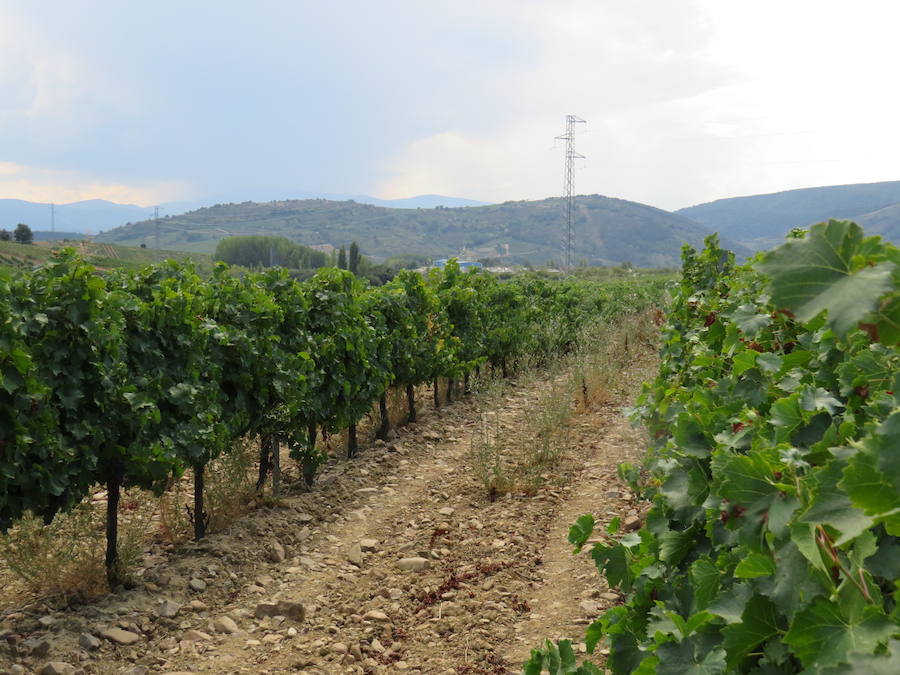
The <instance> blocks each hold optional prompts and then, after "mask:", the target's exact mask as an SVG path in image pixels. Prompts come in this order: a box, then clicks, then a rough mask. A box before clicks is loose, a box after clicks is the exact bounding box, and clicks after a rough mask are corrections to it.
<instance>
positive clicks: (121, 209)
mask: <svg viewBox="0 0 900 675" xmlns="http://www.w3.org/2000/svg"><path fill="white" fill-rule="evenodd" d="M299 197H302V198H325V199H334V200H338V201H344V200H354V201H357V202H361V203H363V204H375V205H377V206H390V207H394V208H399V209H416V208H424V209H431V208H434V207H436V206H448V207H450V206H452V207H457V206H483V205H484V204H485V203H486V202H479V201H475V200H474V199H461V198H458V197H445V196H443V195H419V196H418V197H408V198H406V199H378V198H377V197H369V196H367V195H344V194H318V193H300V195H299ZM212 203H213V202H211V201H204V202H199V201H180V202H168V203H165V204H160V205H159V211H160V216H162V217H164V216H166V215H168V216H174V215H178V214H181V213H184V212H186V211H191V210H194V209H199V208H203V207H205V206H210V205H211V204H212ZM54 211H55V213H54V214H53V216H51V205H50V204H42V203H38V202H27V201H23V200H21V199H0V229H5V230H14V229H15V227H16V225H17V224H18V223H25V224H26V225H28V226H29V227H31V229H32V230H35V231H42V232H43V233H44V234H43V235H42V236H44V237H49V235H50V233H51V224H53V226H54V227H55V229H56V231H57V233H58V237H60V238H61V237H62V235H65V236H67V237H70V236H71V235H72V234H73V233H80V234H96V233H97V232H100V231H102V230H109V229H111V228H114V227H119V226H121V225H124V224H125V223H132V222H136V221H140V220H146V219H148V218H151V217H152V216H153V207H152V206H136V205H135V204H116V203H114V202H109V201H106V200H104V199H89V200H87V201H82V202H72V203H71V204H56V205H55V208H54ZM51 218H53V221H55V222H52V221H51ZM54 238H56V237H54Z"/></svg>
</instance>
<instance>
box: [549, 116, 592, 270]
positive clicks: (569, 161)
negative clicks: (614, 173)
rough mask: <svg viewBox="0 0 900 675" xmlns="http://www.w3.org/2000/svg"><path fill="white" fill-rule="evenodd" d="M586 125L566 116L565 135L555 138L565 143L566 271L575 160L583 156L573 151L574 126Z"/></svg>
mask: <svg viewBox="0 0 900 675" xmlns="http://www.w3.org/2000/svg"><path fill="white" fill-rule="evenodd" d="M576 124H586V122H585V120H583V119H581V118H580V117H578V116H577V115H566V133H564V134H563V135H562V136H557V137H556V139H557V140H560V141H565V142H566V169H565V180H564V184H563V189H564V191H565V198H566V231H565V236H564V238H563V258H564V259H565V263H564V266H565V268H566V269H571V268H572V262H573V253H572V247H573V243H574V242H573V236H572V213H573V210H574V206H575V198H574V196H573V194H572V192H573V190H574V188H575V160H576V159H584V155H582V154H579V153H578V152H576V151H575V146H574V144H575V125H576Z"/></svg>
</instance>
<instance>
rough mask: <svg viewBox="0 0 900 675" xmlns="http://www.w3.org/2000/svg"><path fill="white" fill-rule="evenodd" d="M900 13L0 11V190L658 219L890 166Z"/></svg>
mask: <svg viewBox="0 0 900 675" xmlns="http://www.w3.org/2000/svg"><path fill="white" fill-rule="evenodd" d="M898 25H900V3H896V2H892V1H890V0H885V1H877V2H876V1H867V0H856V1H855V2H852V3H851V2H847V1H846V0H841V1H835V2H832V1H831V0H816V1H812V0H791V1H790V2H785V1H784V0H778V1H772V0H754V1H753V2H749V1H748V0H744V1H742V2H737V1H729V2H725V1H723V0H696V1H686V0H684V1H681V2H673V1H670V0H627V1H626V0H539V1H531V0H472V1H470V0H451V1H448V2H444V1H443V0H428V1H425V2H423V1H422V0H409V1H406V0H402V1H401V0H377V1H373V0H334V1H333V2H320V1H318V0H295V1H293V2H287V1H285V0H277V1H276V0H254V1H253V2H247V1H246V0H242V1H239V2H238V1H235V2H231V1H228V0H214V1H213V0H205V1H204V0H196V1H191V2H184V1H183V0H182V1H178V2H173V1H169V0H154V1H153V2H150V1H149V0H147V1H145V0H133V1H128V2H122V0H41V1H39V2H24V1H22V0H0V198H4V197H11V198H19V199H28V200H31V201H45V202H50V201H54V202H57V203H65V202H70V201H75V200H80V199H88V198H105V199H110V200H113V201H118V202H131V203H138V204H141V205H149V204H153V203H157V202H166V201H174V200H182V199H190V200H210V201H225V200H228V201H243V200H245V199H273V198H290V197H292V196H297V195H299V194H301V193H310V192H319V193H351V194H369V195H373V196H377V197H382V198H397V197H408V196H413V195H418V194H425V193H438V194H444V195H452V196H458V197H468V198H471V199H479V200H484V201H505V200H509V199H530V198H543V197H546V196H550V195H555V194H558V193H559V192H560V191H561V190H562V170H563V153H564V145H563V143H562V142H560V141H557V140H554V137H555V136H557V135H559V134H561V133H562V132H563V126H564V119H565V115H566V114H567V113H574V114H577V115H579V116H580V117H582V118H584V119H586V120H587V122H588V123H587V124H585V125H579V127H578V129H577V132H578V133H577V143H576V149H577V150H578V151H580V152H581V153H582V154H584V155H585V156H586V159H585V160H582V161H580V162H579V163H578V165H577V173H576V191H577V192H579V193H600V194H604V195H608V196H615V197H621V198H624V199H631V200H635V201H640V202H645V203H649V204H653V205H655V206H659V207H662V208H667V209H674V208H679V207H682V206H688V205H691V204H695V203H699V202H704V201H709V200H712V199H717V198H721V197H729V196H736V195H742V194H754V193H761V192H771V191H776V190H782V189H789V188H795V187H805V186H813V185H829V184H839V183H856V182H871V181H879V180H897V179H900V164H898V162H900V160H898V158H900V122H898V119H900V117H898V111H900V86H898V85H897V71H898V66H900V40H898V39H897V26H898Z"/></svg>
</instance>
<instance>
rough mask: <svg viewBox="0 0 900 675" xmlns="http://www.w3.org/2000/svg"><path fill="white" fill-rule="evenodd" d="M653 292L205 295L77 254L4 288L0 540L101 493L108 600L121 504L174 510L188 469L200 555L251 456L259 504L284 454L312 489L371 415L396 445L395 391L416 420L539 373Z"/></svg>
mask: <svg viewBox="0 0 900 675" xmlns="http://www.w3.org/2000/svg"><path fill="white" fill-rule="evenodd" d="M660 288H661V283H660V282H658V281H652V282H648V283H637V284H625V283H624V282H620V283H611V284H605V285H598V284H590V283H584V282H574V281H572V282H548V281H543V280H539V279H533V278H527V277H522V278H518V279H516V280H514V281H511V282H508V283H500V282H498V281H496V280H495V279H494V278H493V277H491V276H489V275H486V274H481V273H475V272H471V273H467V274H463V273H461V272H460V270H459V269H458V268H457V267H455V266H454V265H453V264H451V265H448V267H447V268H445V269H444V270H435V271H432V272H431V274H430V276H429V277H428V278H427V279H426V278H423V277H422V276H420V275H418V274H416V273H414V272H409V271H404V272H401V273H400V274H398V276H397V277H396V278H395V279H394V280H393V281H392V282H391V283H389V284H387V285H385V286H382V287H378V288H367V287H364V286H363V285H361V284H360V283H359V282H358V281H357V280H356V279H355V277H354V276H353V275H352V274H350V273H349V272H345V271H341V270H336V269H323V270H320V271H319V272H318V273H317V274H316V275H315V276H314V277H313V278H312V279H309V280H308V281H304V282H298V281H297V280H295V279H294V278H292V277H291V276H290V275H288V273H287V272H286V271H285V270H282V269H272V270H268V271H266V272H263V273H247V274H244V275H243V276H241V277H240V278H236V277H234V276H233V275H231V274H230V273H229V271H228V268H227V267H226V266H224V265H219V266H217V267H216V268H215V269H214V270H213V272H212V274H211V276H210V277H208V278H201V277H200V276H199V275H198V274H197V273H196V272H195V271H194V269H193V268H192V266H191V265H190V264H189V263H179V262H174V261H169V262H165V263H161V264H158V265H155V266H151V267H147V268H145V269H143V270H140V271H136V272H135V271H129V270H114V271H111V272H108V273H106V274H104V275H100V274H98V273H97V272H96V270H95V269H94V268H93V267H92V266H91V265H89V264H87V263H85V262H84V261H83V260H82V259H80V258H79V257H78V255H77V254H76V253H75V252H74V251H71V250H69V251H64V252H62V253H60V254H58V255H57V256H56V257H55V258H54V259H53V260H52V261H51V262H50V263H48V264H46V265H44V266H43V267H40V268H36V269H35V270H33V271H30V272H21V273H17V274H16V275H15V276H13V277H12V278H11V279H8V280H0V529H2V530H3V531H5V530H7V529H8V528H9V527H10V526H12V525H13V524H14V523H15V522H16V521H17V520H18V519H20V518H21V517H23V516H24V515H26V514H28V513H31V514H34V515H37V516H39V517H41V518H43V519H44V521H45V522H47V523H49V522H51V521H52V520H53V518H54V517H55V516H56V515H57V514H59V513H61V512H66V511H69V510H71V509H72V508H73V507H75V506H76V505H77V504H79V503H81V502H82V501H83V500H84V499H85V498H86V497H87V496H88V495H90V494H91V493H92V491H94V490H95V489H96V487H97V486H98V485H99V486H103V487H105V490H106V493H107V495H108V496H107V519H106V520H107V523H106V541H107V544H106V568H107V576H108V580H109V583H110V585H111V586H113V587H114V586H115V585H116V584H118V583H119V582H120V581H121V570H120V568H119V565H118V546H117V539H118V529H117V523H118V516H119V511H120V504H119V501H120V495H121V493H122V490H123V489H127V488H131V487H138V488H143V489H146V490H152V491H154V492H156V493H161V492H162V491H164V490H165V489H166V488H167V487H168V486H169V485H170V484H171V482H172V480H173V478H177V477H178V476H180V475H181V474H182V473H183V472H185V471H186V470H190V471H191V472H192V477H193V487H194V499H193V505H192V507H191V508H190V509H189V513H190V516H191V519H192V522H193V528H194V534H195V537H196V538H197V539H201V538H203V537H204V535H205V533H206V526H207V520H208V514H207V512H206V509H205V505H204V482H205V481H204V478H205V469H206V467H207V465H208V464H209V463H210V462H211V461H213V460H215V459H217V458H219V457H221V456H223V455H226V454H227V453H229V452H231V451H232V450H233V449H234V448H235V447H236V446H237V445H238V444H239V442H240V441H241V440H242V439H248V438H250V439H258V441H259V443H258V447H259V448H260V452H259V467H260V470H259V481H258V485H257V487H258V488H259V489H262V488H263V487H264V485H265V484H266V481H267V478H268V476H269V474H270V472H271V473H273V474H274V475H273V478H274V480H275V481H276V485H277V480H278V475H279V470H280V469H279V459H278V458H279V457H280V452H279V448H280V447H281V446H282V445H285V446H286V447H287V448H288V449H289V450H290V455H291V457H293V458H294V459H295V460H296V462H297V463H298V465H299V466H300V467H301V469H302V474H303V477H304V479H305V481H306V483H307V484H309V485H313V483H314V481H315V476H316V471H317V468H318V467H319V466H320V465H321V463H322V462H323V461H324V459H325V455H324V444H322V443H321V442H319V440H320V439H321V438H324V437H325V436H327V435H329V434H335V433H337V432H340V431H342V430H347V439H348V440H347V447H346V453H347V455H348V457H353V456H354V455H355V454H356V453H357V449H358V445H357V434H356V425H357V424H358V423H359V422H360V420H361V419H362V418H363V417H364V416H366V415H367V414H369V413H370V411H371V410H372V408H373V405H374V404H375V403H376V402H379V403H380V406H379V407H380V410H381V413H382V420H381V425H380V428H379V435H380V436H381V437H382V438H384V437H386V436H387V435H388V433H389V432H390V429H389V418H388V415H387V414H386V393H387V390H388V388H389V387H395V388H400V389H401V390H405V391H406V393H407V402H408V412H407V415H406V418H407V419H408V420H409V421H415V419H416V414H417V413H416V408H415V402H416V397H415V395H414V394H415V388H416V387H418V386H420V385H422V384H424V383H427V382H435V383H436V382H437V381H438V379H439V378H444V379H447V380H449V390H448V394H449V393H452V392H453V391H454V390H455V389H460V390H464V389H465V388H466V386H467V385H468V381H469V378H470V375H471V374H472V373H476V372H479V371H481V370H482V369H485V368H491V369H492V370H493V371H495V372H497V373H503V374H506V373H507V372H511V371H512V370H513V369H515V367H516V365H517V364H520V363H523V362H525V361H526V360H528V361H530V362H533V363H538V364H540V363H541V362H546V361H548V360H550V359H551V358H553V357H554V356H555V355H558V354H560V353H563V352H565V351H567V350H570V349H572V348H573V346H574V345H573V340H574V336H576V335H578V334H579V331H580V329H581V327H582V326H583V324H585V323H586V322H589V321H598V320H603V319H608V318H610V317H613V316H615V315H617V314H620V313H623V312H627V311H633V310H636V309H639V308H641V307H644V306H647V305H649V304H650V303H652V302H653V301H654V300H655V299H656V298H657V296H658V294H659V291H660ZM435 391H437V386H436V384H435ZM436 401H437V394H436Z"/></svg>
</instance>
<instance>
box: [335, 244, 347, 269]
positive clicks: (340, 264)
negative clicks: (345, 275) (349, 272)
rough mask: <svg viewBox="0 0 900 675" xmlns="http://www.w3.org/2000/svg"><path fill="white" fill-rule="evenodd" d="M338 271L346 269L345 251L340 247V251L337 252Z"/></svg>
mask: <svg viewBox="0 0 900 675" xmlns="http://www.w3.org/2000/svg"><path fill="white" fill-rule="evenodd" d="M337 266H338V269H341V270H345V269H347V251H346V250H345V249H344V247H343V246H341V250H340V251H338V265H337Z"/></svg>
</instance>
